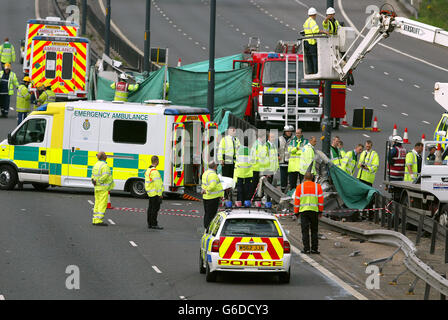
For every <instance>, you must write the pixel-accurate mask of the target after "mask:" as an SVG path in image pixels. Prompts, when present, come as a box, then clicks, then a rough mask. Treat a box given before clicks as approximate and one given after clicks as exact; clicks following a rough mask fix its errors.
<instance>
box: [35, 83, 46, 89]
mask: <svg viewBox="0 0 448 320" xmlns="http://www.w3.org/2000/svg"><path fill="white" fill-rule="evenodd" d="M42 87H44V88H45V86H44V84H43V83H42V82H38V83H36V88H37V89H40V88H42Z"/></svg>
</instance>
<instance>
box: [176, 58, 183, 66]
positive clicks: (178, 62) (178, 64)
mask: <svg viewBox="0 0 448 320" xmlns="http://www.w3.org/2000/svg"><path fill="white" fill-rule="evenodd" d="M181 66H182V59H181V58H179V60H177V67H178V68H179V67H181Z"/></svg>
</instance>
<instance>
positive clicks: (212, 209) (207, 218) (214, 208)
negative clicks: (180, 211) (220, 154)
mask: <svg viewBox="0 0 448 320" xmlns="http://www.w3.org/2000/svg"><path fill="white" fill-rule="evenodd" d="M217 168H218V165H217V164H216V163H214V162H211V163H210V164H209V165H208V170H206V171H205V172H204V173H203V174H202V185H201V187H202V191H201V193H202V200H203V201H202V202H203V203H204V228H205V229H207V228H208V226H209V225H210V222H211V221H212V220H213V218H214V217H215V216H216V213H217V212H218V207H219V201H220V200H221V198H222V197H224V190H223V189H222V184H221V181H220V180H219V177H218V174H217V173H216V169H217Z"/></svg>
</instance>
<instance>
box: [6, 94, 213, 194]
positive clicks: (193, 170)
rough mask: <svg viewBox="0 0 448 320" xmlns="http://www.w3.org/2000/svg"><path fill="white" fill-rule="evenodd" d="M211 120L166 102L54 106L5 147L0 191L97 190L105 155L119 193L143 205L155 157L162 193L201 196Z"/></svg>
mask: <svg viewBox="0 0 448 320" xmlns="http://www.w3.org/2000/svg"><path fill="white" fill-rule="evenodd" d="M208 113H209V112H208V110H207V109H204V108H193V107H186V106H173V105H170V103H169V101H163V100H154V101H147V102H145V103H142V104H140V103H123V102H108V101H76V102H56V103H49V104H47V105H44V106H42V107H40V108H39V109H38V110H37V111H34V112H32V113H31V114H30V116H28V117H27V118H26V119H25V121H23V122H22V123H21V124H20V126H19V127H17V128H16V129H15V130H14V131H13V132H12V133H11V134H9V135H8V139H6V140H4V141H3V142H2V143H1V144H0V189H13V188H14V186H15V185H16V184H17V183H18V182H21V183H31V184H32V185H33V186H34V187H35V188H36V189H45V188H47V187H48V186H50V185H51V186H62V187H77V188H93V186H92V183H91V180H90V176H91V173H92V168H93V166H94V165H95V163H96V162H97V158H96V154H97V152H98V151H100V150H101V151H105V152H106V154H107V156H108V159H107V163H108V164H109V166H110V167H111V170H112V174H113V178H114V181H115V189H114V190H121V191H123V190H124V191H128V192H130V193H131V194H132V195H133V196H136V197H145V196H146V192H145V184H144V178H145V171H146V169H147V168H148V167H149V166H150V165H151V157H152V156H153V155H157V156H158V157H159V160H160V164H159V166H158V170H159V171H160V173H161V176H162V178H163V181H164V183H163V185H164V191H165V192H175V193H184V192H185V190H186V189H188V188H190V189H192V190H194V191H196V192H197V191H198V190H199V189H198V188H200V184H201V182H200V181H201V174H202V172H203V170H204V168H203V162H204V157H203V151H204V149H205V148H209V145H208V143H209V142H210V141H208V139H209V138H207V137H212V138H211V140H213V137H214V135H215V132H216V124H214V123H212V122H210V116H209V114H208ZM213 131H215V132H213ZM203 137H205V138H203ZM203 140H204V141H203ZM212 143H213V142H212ZM205 150H209V149H205ZM205 154H207V152H205ZM205 163H208V160H207V161H205Z"/></svg>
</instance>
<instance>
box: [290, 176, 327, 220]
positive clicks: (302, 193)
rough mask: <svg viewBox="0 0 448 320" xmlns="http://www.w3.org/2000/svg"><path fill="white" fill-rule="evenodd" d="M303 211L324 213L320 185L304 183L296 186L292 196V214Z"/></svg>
mask: <svg viewBox="0 0 448 320" xmlns="http://www.w3.org/2000/svg"><path fill="white" fill-rule="evenodd" d="M303 211H315V212H322V211H324V195H323V192H322V186H321V185H320V184H318V183H315V182H313V181H304V182H303V183H302V184H300V185H298V186H297V188H296V192H295V196H294V213H300V212H303Z"/></svg>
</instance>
